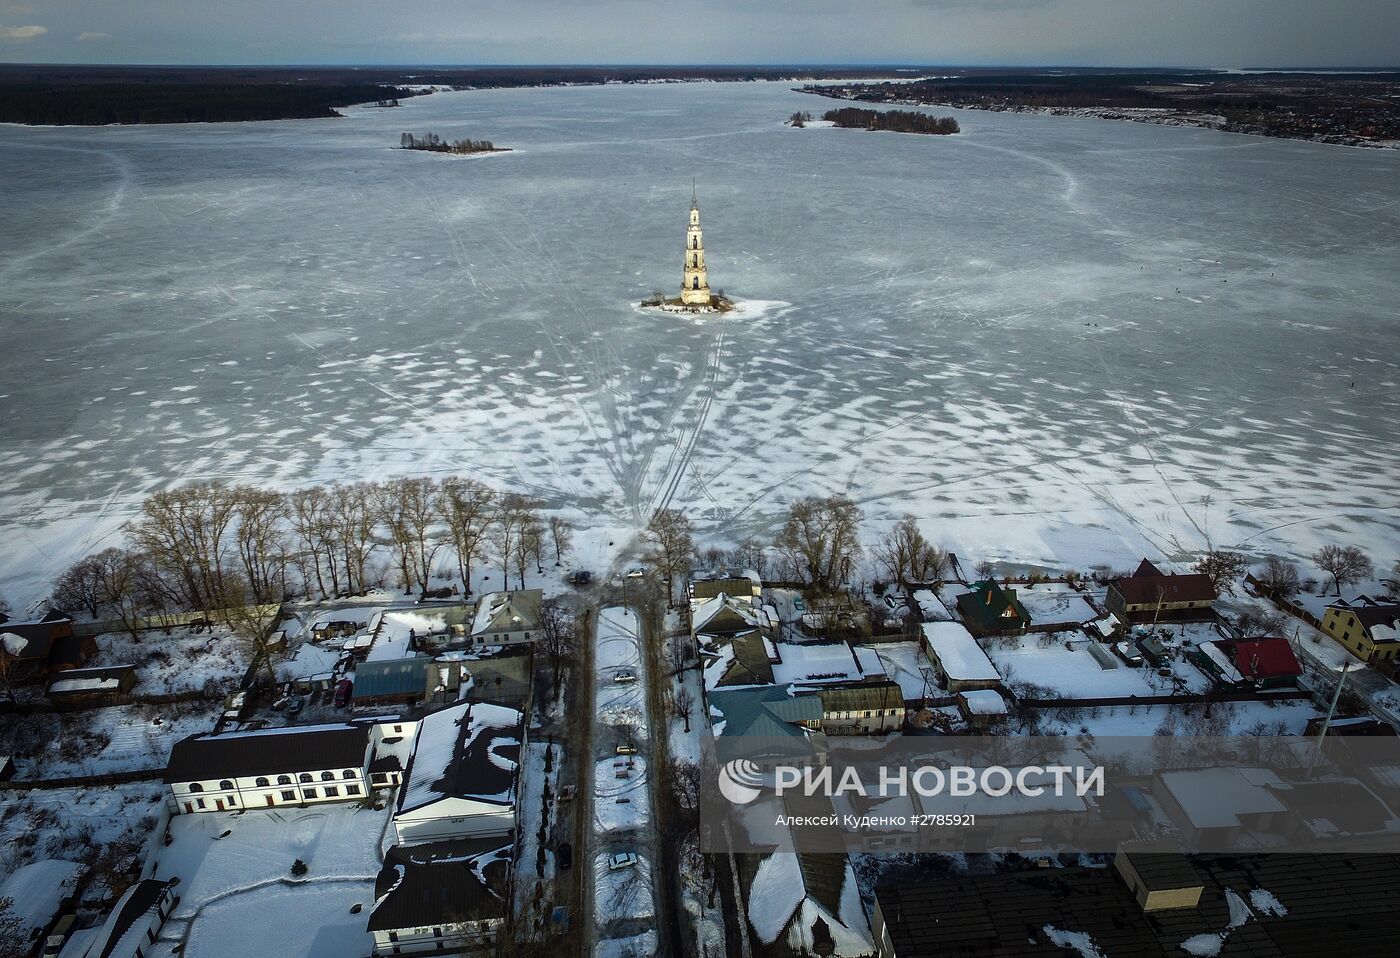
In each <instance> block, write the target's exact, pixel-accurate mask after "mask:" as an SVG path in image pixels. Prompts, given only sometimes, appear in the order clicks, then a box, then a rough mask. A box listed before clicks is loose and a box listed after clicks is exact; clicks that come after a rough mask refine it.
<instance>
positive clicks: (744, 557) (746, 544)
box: [730, 536, 768, 579]
mask: <svg viewBox="0 0 1400 958" xmlns="http://www.w3.org/2000/svg"><path fill="white" fill-rule="evenodd" d="M730 564H731V565H735V566H738V567H739V568H740V569H750V570H752V571H754V572H756V573H758V577H759V578H760V579H762V578H765V577H766V576H767V575H768V546H767V544H766V543H764V542H763V540H761V539H759V538H758V536H745V537H744V539H743V541H742V542H740V543H739V544H738V545H737V546H736V547H735V548H734V551H733V552H732V553H731V554H730Z"/></svg>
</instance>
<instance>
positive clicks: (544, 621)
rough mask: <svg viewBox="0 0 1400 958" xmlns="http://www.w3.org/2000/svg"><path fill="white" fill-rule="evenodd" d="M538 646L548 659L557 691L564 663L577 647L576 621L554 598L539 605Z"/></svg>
mask: <svg viewBox="0 0 1400 958" xmlns="http://www.w3.org/2000/svg"><path fill="white" fill-rule="evenodd" d="M539 646H540V648H541V649H542V650H543V651H544V654H545V657H546V658H547V659H548V660H549V669H550V672H551V674H552V675H553V676H554V686H553V687H554V689H555V690H556V691H557V690H558V688H559V677H560V675H561V674H562V673H563V670H564V665H565V664H566V663H568V662H570V661H572V660H573V657H574V654H575V652H576V651H577V649H578V623H577V620H576V619H575V618H574V615H573V613H572V612H570V611H569V610H568V609H566V608H564V607H563V606H561V605H560V604H559V603H558V601H556V600H554V599H547V600H545V602H544V603H543V604H542V605H541V606H540V637H539Z"/></svg>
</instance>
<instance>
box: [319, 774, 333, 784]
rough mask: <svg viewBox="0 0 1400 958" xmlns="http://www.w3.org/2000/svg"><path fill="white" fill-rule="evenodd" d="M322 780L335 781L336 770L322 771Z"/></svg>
mask: <svg viewBox="0 0 1400 958" xmlns="http://www.w3.org/2000/svg"><path fill="white" fill-rule="evenodd" d="M321 781H323V782H334V781H335V772H322V773H321Z"/></svg>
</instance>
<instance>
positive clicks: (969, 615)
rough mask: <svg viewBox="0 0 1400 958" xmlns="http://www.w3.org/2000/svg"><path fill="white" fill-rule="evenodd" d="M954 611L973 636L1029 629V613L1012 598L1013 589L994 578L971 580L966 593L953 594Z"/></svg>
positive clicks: (1014, 593)
mask: <svg viewBox="0 0 1400 958" xmlns="http://www.w3.org/2000/svg"><path fill="white" fill-rule="evenodd" d="M956 601H957V606H958V614H959V615H960V616H962V621H963V624H964V625H965V626H966V627H967V631H969V632H971V633H972V634H973V635H1004V634H1008V633H1016V632H1024V631H1025V630H1026V629H1028V628H1030V624H1031V615H1030V613H1029V612H1027V611H1026V607H1025V606H1024V605H1022V604H1021V602H1020V600H1019V599H1017V598H1016V590H1015V589H1008V588H1005V587H1003V586H1001V585H999V584H998V583H997V580H996V579H987V580H986V581H984V582H974V583H972V586H971V591H970V592H964V593H963V594H962V595H959V596H958V597H957V600H956Z"/></svg>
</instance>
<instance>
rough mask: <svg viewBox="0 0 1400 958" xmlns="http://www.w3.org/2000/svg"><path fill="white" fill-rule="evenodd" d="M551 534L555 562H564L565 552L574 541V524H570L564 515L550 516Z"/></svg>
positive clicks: (557, 563) (558, 563)
mask: <svg viewBox="0 0 1400 958" xmlns="http://www.w3.org/2000/svg"><path fill="white" fill-rule="evenodd" d="M549 536H550V539H551V540H552V541H553V543H554V564H555V565H556V566H557V565H560V564H561V563H563V561H564V553H566V552H568V551H569V546H570V545H571V544H572V543H573V537H574V530H573V526H571V525H569V520H568V519H565V518H564V517H563V516H550V517H549Z"/></svg>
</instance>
